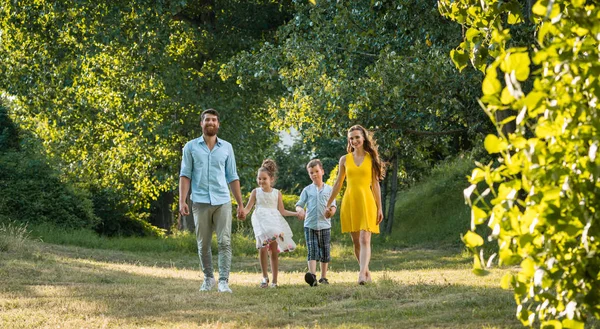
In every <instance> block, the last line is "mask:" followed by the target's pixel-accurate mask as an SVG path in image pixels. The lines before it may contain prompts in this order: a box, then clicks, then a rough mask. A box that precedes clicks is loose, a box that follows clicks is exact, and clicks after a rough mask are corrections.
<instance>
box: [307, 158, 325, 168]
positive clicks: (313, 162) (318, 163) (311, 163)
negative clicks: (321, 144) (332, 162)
mask: <svg viewBox="0 0 600 329" xmlns="http://www.w3.org/2000/svg"><path fill="white" fill-rule="evenodd" d="M316 166H319V167H320V168H321V169H323V164H322V163H321V160H319V159H312V160H310V161H309V162H308V164H307V165H306V169H309V168H312V167H316Z"/></svg>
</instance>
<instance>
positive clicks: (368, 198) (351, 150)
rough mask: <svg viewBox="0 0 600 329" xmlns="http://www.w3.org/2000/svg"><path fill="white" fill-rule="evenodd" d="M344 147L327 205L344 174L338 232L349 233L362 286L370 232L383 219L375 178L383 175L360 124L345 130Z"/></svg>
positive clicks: (372, 144) (366, 272)
mask: <svg viewBox="0 0 600 329" xmlns="http://www.w3.org/2000/svg"><path fill="white" fill-rule="evenodd" d="M347 150H348V154H346V155H344V156H342V157H341V158H340V163H339V168H338V176H337V179H336V181H335V184H334V186H333V191H332V193H331V197H330V198H329V200H328V201H327V208H329V207H332V205H331V204H332V203H333V201H334V200H335V197H336V196H337V195H338V193H339V192H340V190H341V188H342V184H343V183H344V179H345V178H346V176H348V186H347V188H346V192H345V193H344V198H343V199H342V207H341V212H340V218H341V224H342V233H345V232H350V234H351V236H352V242H353V243H354V255H355V256H356V259H357V260H358V264H359V266H360V272H359V273H358V284H360V285H364V284H365V283H366V282H371V273H370V272H369V261H370V260H371V234H372V233H377V234H378V233H379V223H381V221H382V220H383V212H382V210H381V190H380V187H379V181H380V180H381V179H382V178H383V174H384V170H383V164H382V162H381V160H380V159H379V154H378V152H377V146H376V143H375V141H374V140H371V138H370V135H369V132H368V131H367V130H366V129H365V128H363V127H362V126H359V125H355V126H352V127H351V128H350V129H348V147H347Z"/></svg>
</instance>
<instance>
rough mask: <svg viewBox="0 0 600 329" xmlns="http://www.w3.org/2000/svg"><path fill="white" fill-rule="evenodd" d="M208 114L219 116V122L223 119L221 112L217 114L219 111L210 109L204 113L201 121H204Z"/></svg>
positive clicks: (201, 115)
mask: <svg viewBox="0 0 600 329" xmlns="http://www.w3.org/2000/svg"><path fill="white" fill-rule="evenodd" d="M207 114H212V115H216V116H217V121H219V122H221V118H220V117H219V112H217V110H215V109H208V110H204V111H202V114H200V121H204V117H205V116H206V115H207Z"/></svg>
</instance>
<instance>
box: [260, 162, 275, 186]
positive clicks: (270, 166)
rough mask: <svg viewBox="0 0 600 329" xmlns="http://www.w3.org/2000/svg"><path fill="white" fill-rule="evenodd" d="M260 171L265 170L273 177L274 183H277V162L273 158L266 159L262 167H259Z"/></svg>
mask: <svg viewBox="0 0 600 329" xmlns="http://www.w3.org/2000/svg"><path fill="white" fill-rule="evenodd" d="M258 172H265V173H267V175H269V177H271V179H272V180H273V183H272V184H275V180H276V179H277V164H276V163H275V161H274V160H272V159H265V160H264V161H263V162H262V165H261V166H260V168H258Z"/></svg>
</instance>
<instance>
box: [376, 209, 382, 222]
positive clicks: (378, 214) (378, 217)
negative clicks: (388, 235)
mask: <svg viewBox="0 0 600 329" xmlns="http://www.w3.org/2000/svg"><path fill="white" fill-rule="evenodd" d="M382 221H383V212H381V209H377V225H379V223H381V222H382Z"/></svg>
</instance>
